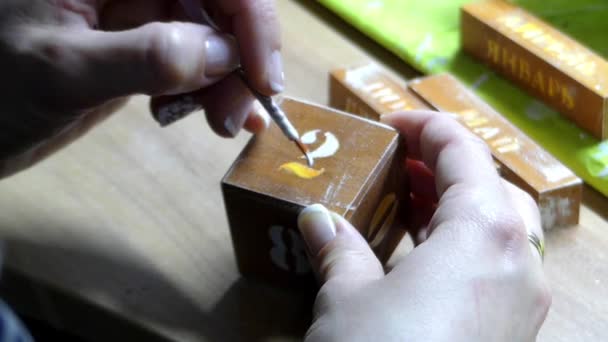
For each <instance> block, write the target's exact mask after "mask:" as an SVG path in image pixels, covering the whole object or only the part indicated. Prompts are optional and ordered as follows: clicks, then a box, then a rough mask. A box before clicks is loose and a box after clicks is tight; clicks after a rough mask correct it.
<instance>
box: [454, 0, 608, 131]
mask: <svg viewBox="0 0 608 342" xmlns="http://www.w3.org/2000/svg"><path fill="white" fill-rule="evenodd" d="M461 31H462V32H461V36H462V38H461V42H462V48H463V50H464V51H466V52H467V53H469V54H471V55H473V56H475V57H476V58H478V59H480V60H481V61H483V62H484V63H486V64H487V65H488V66H490V67H491V68H492V69H494V70H496V71H497V72H498V73H500V74H501V75H503V76H505V77H506V78H508V79H510V80H511V81H513V82H515V83H516V84H518V85H519V86H521V87H522V88H523V89H525V90H526V91H528V92H529V93H531V94H532V95H534V96H536V97H537V98H539V99H541V100H542V101H544V102H545V103H547V104H548V105H549V106H552V107H553V108H555V109H556V110H557V111H559V112H560V113H562V114H563V115H564V116H565V117H567V118H569V119H570V120H572V121H573V122H574V123H576V124H577V125H578V126H580V127H581V128H583V129H585V130H587V131H588V132H590V133H591V134H593V135H594V136H596V137H597V138H599V139H605V138H606V137H607V136H608V62H606V61H605V60H604V59H603V58H602V57H600V56H598V55H597V54H595V53H594V52H592V51H591V50H589V49H587V48H586V47H584V46H582V45H581V44H579V43H578V42H576V41H575V40H574V39H571V38H569V37H568V36H566V35H565V34H563V33H561V32H560V31H558V30H556V29H554V28H553V27H551V26H550V25H548V24H546V23H545V22H543V21H542V20H540V19H539V18H537V17H535V16H533V15H531V14H530V13H528V12H526V11H524V10H522V9H520V8H518V7H515V6H514V5H511V4H509V3H507V2H505V1H501V0H490V1H482V2H474V3H470V4H466V5H464V6H463V7H462V11H461Z"/></svg>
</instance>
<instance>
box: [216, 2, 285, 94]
mask: <svg viewBox="0 0 608 342" xmlns="http://www.w3.org/2000/svg"><path fill="white" fill-rule="evenodd" d="M215 4H216V5H217V6H218V7H219V8H220V10H221V11H222V12H223V14H224V15H226V16H227V17H228V18H229V22H230V23H231V25H232V31H233V33H234V35H235V36H236V39H237V41H238V44H239V50H240V55H241V63H242V65H243V68H244V69H245V73H246V74H247V77H248V79H249V80H250V82H251V83H252V84H253V86H254V87H255V88H256V89H257V90H258V91H259V92H261V93H263V94H265V95H274V94H276V93H280V92H282V91H283V87H284V85H283V84H284V76H283V62H282V58H281V52H280V51H281V37H280V30H279V21H278V17H277V12H276V8H275V4H274V1H272V0H219V1H215Z"/></svg>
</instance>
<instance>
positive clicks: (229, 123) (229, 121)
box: [224, 115, 239, 137]
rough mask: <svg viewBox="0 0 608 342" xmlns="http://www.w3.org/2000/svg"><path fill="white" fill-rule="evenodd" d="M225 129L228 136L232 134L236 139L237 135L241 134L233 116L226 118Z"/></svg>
mask: <svg viewBox="0 0 608 342" xmlns="http://www.w3.org/2000/svg"><path fill="white" fill-rule="evenodd" d="M224 128H226V131H228V134H230V136H231V137H235V136H236V135H237V133H239V128H238V127H237V125H236V123H235V122H234V117H233V116H232V115H229V116H228V117H226V120H224Z"/></svg>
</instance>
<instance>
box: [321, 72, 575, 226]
mask: <svg viewBox="0 0 608 342" xmlns="http://www.w3.org/2000/svg"><path fill="white" fill-rule="evenodd" d="M457 95H458V96H457ZM330 103H331V104H332V105H335V106H338V107H337V108H338V109H342V110H347V111H351V112H353V113H354V114H358V115H365V116H368V117H373V118H379V117H380V116H381V115H382V114H386V113H390V112H392V111H394V110H395V109H396V108H394V107H399V109H398V110H412V109H432V110H440V111H446V112H452V113H455V114H457V118H459V119H460V120H461V122H462V123H463V124H464V126H465V127H467V128H468V129H469V130H470V131H471V132H472V133H474V134H476V135H478V136H479V137H481V138H482V139H483V140H484V141H485V142H486V143H487V144H488V146H489V147H490V150H491V151H492V155H493V156H494V162H495V164H496V168H497V170H498V171H499V173H500V174H501V176H502V177H503V178H505V179H506V180H508V181H510V182H512V183H514V184H515V185H517V186H519V187H520V188H521V189H523V190H524V191H526V192H528V193H529V194H530V195H531V196H532V198H534V199H535V201H536V202H537V204H538V206H539V208H540V210H541V219H542V222H543V228H544V229H551V228H553V227H559V226H570V225H574V224H577V223H578V219H579V211H580V205H581V196H582V181H581V180H580V179H579V178H578V177H576V175H574V173H572V171H570V170H569V169H568V168H566V167H565V166H564V165H563V164H561V163H560V162H559V161H558V160H556V159H555V158H554V157H553V156H551V155H550V154H549V153H548V152H547V151H545V150H544V149H543V148H542V147H540V146H539V145H538V144H536V143H535V142H534V141H532V140H531V139H530V138H528V137H527V136H526V135H525V134H524V133H523V132H521V131H520V130H519V129H517V128H516V127H515V126H513V125H511V124H510V123H509V122H508V121H507V120H506V119H504V118H503V117H502V116H501V115H500V114H499V113H497V112H496V111H494V110H493V109H492V108H491V107H490V106H489V105H487V104H486V103H485V102H484V101H483V100H482V99H480V98H479V97H478V96H477V95H475V94H473V93H472V92H471V91H469V90H468V89H467V88H466V86H465V85H464V84H462V83H460V82H458V81H457V80H456V79H455V78H454V77H452V76H449V75H447V74H445V75H437V76H428V77H425V78H419V79H414V80H412V81H411V82H410V83H409V84H408V85H405V84H403V85H400V84H399V83H397V82H395V81H393V80H392V79H391V78H390V77H389V76H388V74H387V73H386V72H385V71H382V70H381V69H380V68H379V67H377V66H375V65H373V64H368V65H364V66H360V67H355V68H346V69H336V70H334V71H332V72H331V74H330ZM394 104H398V105H397V106H395V105H394ZM370 113H371V114H370ZM522 151H523V152H522Z"/></svg>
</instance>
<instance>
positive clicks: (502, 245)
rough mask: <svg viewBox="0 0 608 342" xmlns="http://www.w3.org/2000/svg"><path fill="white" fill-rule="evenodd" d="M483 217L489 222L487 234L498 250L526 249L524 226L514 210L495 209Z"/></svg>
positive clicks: (526, 238) (526, 237) (526, 239)
mask: <svg viewBox="0 0 608 342" xmlns="http://www.w3.org/2000/svg"><path fill="white" fill-rule="evenodd" d="M484 216H485V217H484V220H487V221H488V222H489V225H488V228H489V233H490V235H491V237H492V238H493V240H494V242H495V243H496V245H497V246H498V248H499V249H500V250H503V251H523V250H524V249H523V247H527V243H528V242H527V241H528V236H527V230H526V225H525V223H524V221H523V219H522V218H521V216H519V215H518V214H517V212H516V211H515V210H505V209H502V210H501V209H497V210H495V211H494V213H493V214H489V213H486V214H485V215H484Z"/></svg>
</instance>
